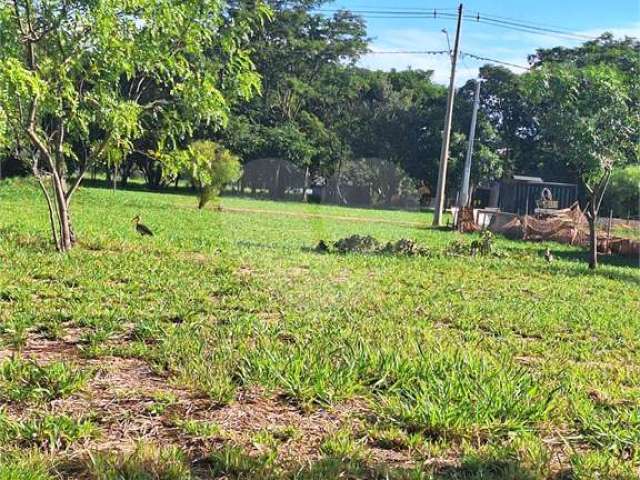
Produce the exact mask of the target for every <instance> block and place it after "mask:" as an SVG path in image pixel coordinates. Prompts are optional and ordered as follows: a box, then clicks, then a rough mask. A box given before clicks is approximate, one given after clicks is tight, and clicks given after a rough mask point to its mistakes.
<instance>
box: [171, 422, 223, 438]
mask: <svg viewBox="0 0 640 480" xmlns="http://www.w3.org/2000/svg"><path fill="white" fill-rule="evenodd" d="M172 423H173V424H174V425H175V426H176V427H178V428H179V429H180V430H182V431H183V432H184V433H186V434H187V435H189V436H191V437H195V438H224V437H225V436H226V434H225V432H224V431H223V430H222V427H220V425H219V424H217V423H215V422H210V421H207V420H195V419H188V420H182V419H179V418H175V419H173V421H172Z"/></svg>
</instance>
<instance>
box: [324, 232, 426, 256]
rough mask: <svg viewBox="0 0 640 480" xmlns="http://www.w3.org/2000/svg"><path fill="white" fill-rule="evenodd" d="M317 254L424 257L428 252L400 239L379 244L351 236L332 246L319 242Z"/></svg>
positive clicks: (424, 248)
mask: <svg viewBox="0 0 640 480" xmlns="http://www.w3.org/2000/svg"><path fill="white" fill-rule="evenodd" d="M315 251H316V252H318V253H343V254H344V253H377V254H389V255H406V256H426V255H428V254H429V253H430V252H429V250H428V249H427V248H426V247H422V246H420V245H418V244H417V243H416V242H414V241H413V240H409V239H406V238H401V239H400V240H398V241H396V242H387V243H385V244H382V243H380V242H379V241H378V240H376V239H375V238H374V237H372V236H370V235H351V236H350V237H345V238H341V239H340V240H338V241H336V242H333V243H332V244H330V243H327V242H325V241H324V240H320V242H318V245H317V246H316V248H315Z"/></svg>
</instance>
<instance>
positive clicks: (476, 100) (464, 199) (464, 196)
mask: <svg viewBox="0 0 640 480" xmlns="http://www.w3.org/2000/svg"><path fill="white" fill-rule="evenodd" d="M479 106H480V79H478V80H476V93H475V95H474V96H473V113H472V114H471V127H470V128H469V144H468V145H467V156H466V157H465V159H464V173H463V174H462V189H461V190H460V202H459V205H458V206H459V207H466V206H467V204H468V203H469V178H470V177H471V157H472V156H473V141H474V140H475V138H476V120H477V118H478V107H479Z"/></svg>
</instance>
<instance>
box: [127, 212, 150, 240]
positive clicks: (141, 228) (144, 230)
mask: <svg viewBox="0 0 640 480" xmlns="http://www.w3.org/2000/svg"><path fill="white" fill-rule="evenodd" d="M131 221H132V222H135V224H136V232H138V233H139V234H140V235H142V236H143V237H144V236H145V235H149V236H151V237H153V232H152V231H151V229H150V228H149V227H147V226H146V225H145V224H143V223H140V215H136V216H135V217H133V218H132V219H131Z"/></svg>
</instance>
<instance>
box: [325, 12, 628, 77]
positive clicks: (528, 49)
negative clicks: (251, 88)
mask: <svg viewBox="0 0 640 480" xmlns="http://www.w3.org/2000/svg"><path fill="white" fill-rule="evenodd" d="M458 3H459V2H457V1H450V0H449V1H448V0H433V2H430V1H424V0H422V1H416V0H396V1H394V0H377V1H376V0H338V1H335V2H333V3H332V4H327V5H326V6H324V7H322V8H338V7H345V8H349V9H352V10H375V9H398V10H411V9H430V8H433V7H436V8H445V9H446V8H449V9H455V8H456V7H457V6H458ZM463 3H464V10H465V11H466V12H467V13H469V12H474V13H475V12H478V11H479V12H481V14H482V13H485V14H487V15H495V16H500V17H509V18H513V19H516V20H520V21H525V22H527V23H540V24H545V25H553V26H559V27H563V28H564V29H567V30H571V31H573V32H579V33H581V34H583V35H588V36H597V35H599V34H600V33H602V32H604V31H611V32H613V33H614V34H615V35H617V36H624V35H629V36H635V37H639V38H640V0H609V1H607V2H604V1H597V0H537V1H536V0H529V1H524V0H513V1H505V0H502V1H500V0H475V1H473V0H469V1H466V2H463ZM450 11H451V12H454V10H450ZM367 25H368V32H369V36H370V37H372V38H373V41H372V43H371V49H372V50H375V51H394V50H443V49H446V48H447V40H446V37H445V35H444V34H443V33H442V32H441V30H442V29H443V28H446V29H447V30H448V32H449V35H450V38H451V42H452V44H453V34H454V32H455V20H448V19H443V18H437V19H435V20H434V19H430V18H429V19H405V18H393V19H374V18H367ZM579 43H580V41H575V40H567V39H564V38H557V37H551V36H542V35H536V34H533V33H524V32H517V31H511V30H505V29H501V28H499V27H494V26H492V25H489V24H486V23H479V24H478V23H474V22H472V21H468V20H467V21H465V23H463V27H462V36H461V50H462V51H465V50H466V51H467V52H470V53H474V54H477V55H480V56H484V57H491V58H496V59H500V60H504V61H507V62H511V63H515V64H520V65H526V64H527V63H526V59H527V54H529V53H533V52H534V51H535V49H536V48H548V47H553V46H557V45H563V46H574V45H578V44H579ZM482 63H484V62H479V61H477V60H473V59H471V58H469V57H466V58H463V59H462V60H461V62H460V64H459V76H458V79H457V82H456V83H457V84H458V85H460V84H462V83H464V82H465V81H466V80H467V79H469V78H473V77H475V76H476V75H477V71H478V70H477V69H478V67H479V66H480V65H482ZM361 64H362V65H363V66H367V67H369V68H378V69H385V70H388V69H391V68H396V69H404V68H407V67H409V66H411V67H413V68H422V69H432V70H434V79H435V81H437V82H439V83H447V82H448V77H449V59H448V58H447V56H446V55H435V56H425V55H409V54H407V55H398V54H393V55H392V54H388V55H380V54H379V55H375V54H371V55H367V56H366V57H364V58H363V59H362V61H361ZM514 71H521V70H517V69H514Z"/></svg>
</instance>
